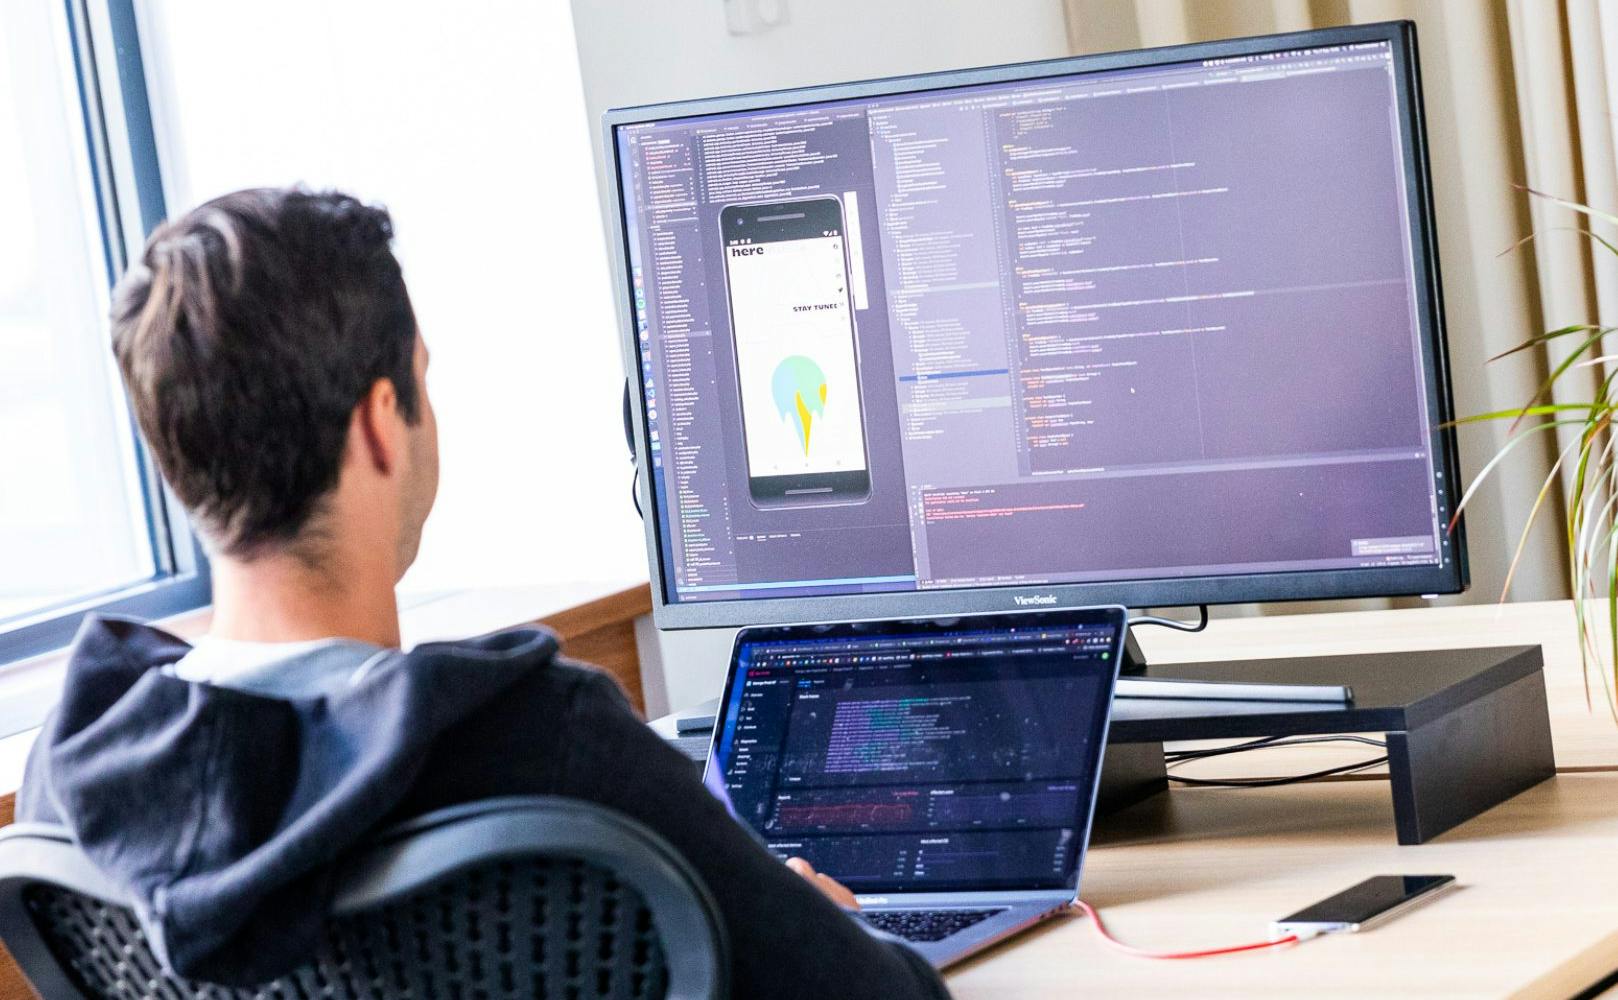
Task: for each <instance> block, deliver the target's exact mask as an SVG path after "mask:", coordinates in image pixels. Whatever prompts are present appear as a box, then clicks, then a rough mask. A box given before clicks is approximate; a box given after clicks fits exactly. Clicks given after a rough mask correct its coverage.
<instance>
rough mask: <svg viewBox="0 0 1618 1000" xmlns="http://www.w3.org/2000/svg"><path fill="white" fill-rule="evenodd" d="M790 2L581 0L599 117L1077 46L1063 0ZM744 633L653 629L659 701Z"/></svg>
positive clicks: (579, 24) (587, 87)
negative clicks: (763, 18)
mask: <svg viewBox="0 0 1618 1000" xmlns="http://www.w3.org/2000/svg"><path fill="white" fill-rule="evenodd" d="M765 5H766V6H767V7H774V3H773V2H771V0H765ZM787 11H788V20H787V23H786V24H784V25H782V26H781V27H778V28H775V29H773V30H767V31H764V32H761V33H759V34H756V35H747V36H735V35H732V34H730V33H729V32H728V31H727V29H726V4H725V3H724V2H722V0H700V2H699V0H691V2H683V3H649V2H644V0H640V2H637V0H573V21H574V29H575V31H576V32H577V38H578V51H579V64H580V69H581V71H582V73H583V79H584V99H585V106H586V107H587V108H588V110H589V114H590V118H591V120H592V121H594V120H596V119H597V116H599V115H600V113H601V112H602V111H604V110H606V109H607V108H610V107H624V106H628V105H634V104H647V103H652V102H657V101H671V100H679V99H684V98H693V97H711V96H715V95H719V94H727V93H744V92H747V91H756V90H772V89H776V88H781V87H793V86H804V85H808V84H815V83H833V82H840V81H846V80H860V79H869V78H872V77H880V76H894V75H901V74H905V73H919V72H926V71H929V70H940V69H958V68H963V67H968V66H982V65H990V64H994V63H1006V62H1021V61H1024V60H1030V59H1051V58H1056V57H1059V56H1064V55H1067V54H1068V50H1067V36H1066V25H1065V21H1064V17H1063V11H1062V5H1061V3H1060V2H1059V0H998V2H995V3H987V2H981V0H876V2H873V0H788V3H787ZM596 145H597V150H596V156H597V168H598V170H599V169H601V163H602V162H603V161H602V159H601V150H600V148H599V147H600V142H599V137H597V142H596ZM598 176H599V175H598ZM603 210H604V211H605V210H607V209H606V206H605V201H604V202H603ZM733 635H734V633H733V631H731V630H728V629H721V630H713V631H696V632H671V633H663V634H662V635H661V636H658V635H656V634H655V633H652V632H651V630H648V629H643V630H642V632H641V637H642V640H643V644H642V650H641V658H642V671H643V673H644V674H647V675H649V676H648V678H647V681H646V699H647V710H648V712H650V713H652V714H656V713H657V712H658V711H660V710H663V709H666V708H667V707H683V706H685V705H688V704H691V703H693V702H697V701H701V700H703V699H705V698H711V697H714V696H716V695H717V694H718V693H719V692H718V687H719V685H720V684H722V683H723V681H724V671H725V666H726V664H727V663H728V658H729V651H730V642H731V637H732V636H733ZM665 664H666V665H667V668H668V669H663V666H662V665H665Z"/></svg>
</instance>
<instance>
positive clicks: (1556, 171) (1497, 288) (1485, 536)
mask: <svg viewBox="0 0 1618 1000" xmlns="http://www.w3.org/2000/svg"><path fill="white" fill-rule="evenodd" d="M1066 8H1067V26H1068V42H1069V45H1070V47H1071V48H1072V50H1073V51H1074V52H1075V53H1085V52H1100V51H1107V50H1112V49H1124V48H1136V47H1142V46H1155V45H1173V44H1178V43H1181V42H1188V41H1203V40H1207V39H1214V38H1228V37H1234V36H1239V35H1256V34H1265V33H1269V32H1276V31H1297V30H1303V29H1307V28H1318V27H1328V26H1331V25H1338V24H1355V23H1366V22H1371V21H1387V20H1398V19H1409V20H1412V21H1414V22H1416V26H1417V38H1418V45H1419V48H1420V52H1421V72H1422V83H1423V89H1424V91H1425V97H1426V109H1427V129H1428V142H1429V146H1430V154H1431V160H1432V171H1433V187H1434V197H1435V202H1436V212H1437V215H1438V234H1439V253H1440V261H1441V264H1442V269H1443V281H1444V301H1445V307H1446V312H1447V326H1448V331H1449V349H1450V360H1451V368H1452V371H1453V374H1454V383H1455V404H1456V409H1457V410H1458V412H1459V413H1461V414H1463V415H1464V414H1469V413H1482V412H1486V411H1490V410H1500V409H1506V408H1508V407H1511V406H1520V405H1521V404H1522V403H1523V402H1524V401H1525V400H1526V399H1527V398H1528V397H1529V396H1530V395H1532V394H1533V392H1534V390H1535V389H1536V387H1537V386H1538V384H1539V383H1540V381H1541V380H1542V379H1543V378H1544V377H1545V375H1546V373H1547V372H1548V371H1549V370H1550V369H1551V367H1552V366H1554V365H1555V364H1556V363H1557V362H1558V361H1560V360H1561V359H1562V358H1563V357H1565V352H1566V351H1568V350H1570V349H1571V348H1572V347H1573V346H1574V345H1573V344H1570V343H1567V340H1569V339H1572V338H1565V339H1564V340H1563V341H1560V342H1556V343H1554V344H1553V345H1552V346H1551V347H1550V348H1549V349H1546V350H1536V351H1534V352H1532V353H1529V354H1527V356H1518V358H1517V359H1514V360H1508V361H1502V362H1497V363H1495V364H1492V365H1486V364H1485V362H1486V360H1487V359H1488V358H1489V357H1491V356H1492V355H1495V354H1498V353H1499V352H1501V351H1504V350H1506V349H1507V348H1510V347H1512V346H1514V345H1516V344H1518V343H1520V342H1522V341H1523V340H1524V339H1526V338H1527V337H1529V336H1531V335H1533V334H1534V333H1537V332H1541V331H1543V330H1547V329H1552V328H1555V327H1560V326H1566V325H1569V324H1574V323H1591V322H1597V321H1600V322H1601V323H1602V324H1603V325H1610V324H1615V323H1618V260H1615V259H1614V258H1613V257H1612V256H1611V255H1609V254H1606V253H1605V252H1604V251H1603V252H1599V253H1596V254H1592V253H1591V251H1590V246H1589V241H1588V239H1587V238H1586V237H1584V236H1581V235H1579V234H1578V233H1576V232H1572V231H1571V230H1572V229H1577V228H1585V227H1590V226H1591V225H1592V224H1591V223H1590V220H1587V219H1585V218H1584V217H1583V216H1579V215H1576V214H1574V213H1572V212H1570V211H1568V210H1566V209H1561V208H1558V207H1556V206H1554V205H1552V204H1550V203H1548V202H1546V201H1543V200H1540V199H1536V198H1532V197H1530V196H1528V195H1526V194H1525V193H1524V192H1523V191H1521V190H1520V186H1524V185H1526V186H1527V187H1531V188H1534V189H1536V190H1540V191H1545V192H1547V193H1550V194H1554V195H1557V196H1559V197H1563V198H1569V199H1572V200H1575V201H1583V202H1587V203H1588V204H1591V205H1594V206H1596V207H1599V208H1604V209H1607V210H1612V211H1618V166H1615V161H1614V152H1613V128H1612V118H1611V108H1612V106H1613V99H1612V97H1611V96H1610V95H1611V94H1612V93H1613V88H1612V86H1611V84H1610V82H1609V79H1608V76H1607V71H1606V58H1607V52H1609V51H1610V52H1618V3H1609V2H1606V0H1133V2H1131V0H1066ZM1604 40H1606V41H1607V42H1609V43H1610V44H1608V45H1607V46H1606V48H1605V49H1604ZM1594 228H1595V230H1596V231H1597V232H1598V233H1600V234H1601V235H1602V236H1604V237H1606V238H1607V239H1609V240H1612V241H1613V242H1614V243H1615V244H1618V227H1614V226H1611V225H1607V224H1601V223H1597V224H1595V225H1594ZM1530 233H1532V234H1533V236H1534V240H1533V241H1532V243H1531V244H1529V245H1527V246H1525V247H1523V248H1522V249H1520V250H1518V251H1516V252H1514V253H1507V254H1504V255H1502V251H1505V250H1507V249H1508V248H1510V247H1511V246H1512V245H1513V244H1515V243H1516V242H1517V241H1518V240H1520V239H1522V238H1523V237H1524V236H1527V235H1529V234H1530ZM1609 339H1610V340H1611V341H1612V342H1611V343H1609V344H1608V345H1607V350H1606V352H1605V353H1608V354H1618V335H1615V336H1614V337H1612V338H1609ZM1577 376H1578V378H1577V381H1573V382H1569V383H1568V384H1567V385H1565V386H1564V387H1562V388H1561V389H1560V390H1559V393H1558V396H1559V400H1560V401H1568V400H1571V399H1575V398H1578V397H1579V396H1580V395H1581V394H1584V396H1585V398H1588V394H1589V393H1590V392H1592V391H1593V390H1594V387H1595V378H1596V376H1595V373H1594V371H1593V370H1581V371H1579V372H1578V373H1577ZM1505 437H1506V429H1505V427H1504V426H1501V425H1486V426H1473V427H1466V428H1463V429H1462V430H1461V432H1460V439H1461V469H1462V472H1463V474H1465V475H1466V476H1468V477H1470V476H1472V475H1474V474H1476V473H1477V471H1478V470H1480V469H1482V468H1483V466H1484V464H1485V463H1486V462H1487V461H1488V460H1489V458H1490V457H1492V456H1493V455H1494V453H1495V452H1496V450H1497V449H1498V448H1499V447H1500V446H1501V444H1503V443H1504V441H1505ZM1569 440H1571V438H1570V437H1568V436H1567V435H1563V436H1562V437H1561V438H1560V439H1558V440H1552V439H1551V438H1550V437H1549V436H1543V437H1542V440H1540V441H1535V442H1529V443H1526V444H1524V445H1523V446H1521V447H1519V448H1518V449H1516V450H1515V451H1514V452H1513V455H1512V457H1510V458H1508V459H1507V460H1506V463H1505V464H1504V465H1503V467H1502V468H1501V469H1500V470H1499V471H1498V473H1497V474H1496V476H1495V477H1493V478H1492V482H1491V483H1490V484H1489V485H1488V486H1486V487H1485V488H1484V489H1482V490H1481V491H1480V492H1479V493H1478V495H1477V496H1476V498H1475V499H1474V501H1473V502H1472V504H1471V506H1469V507H1468V514H1467V534H1468V538H1467V548H1468V551H1469V554H1470V557H1471V567H1472V581H1473V584H1472V591H1471V592H1470V593H1469V594H1468V595H1466V596H1465V597H1464V598H1463V599H1464V600H1466V601H1471V602H1476V601H1492V600H1496V599H1498V598H1499V597H1500V595H1501V592H1502V586H1503V584H1504V583H1505V579H1506V574H1507V570H1508V568H1509V566H1510V564H1511V561H1512V558H1513V555H1514V553H1515V551H1516V548H1517V541H1518V537H1519V534H1520V532H1521V530H1522V528H1523V525H1524V524H1525V522H1526V521H1527V519H1528V515H1529V512H1530V510H1531V509H1532V508H1533V505H1534V501H1535V498H1536V496H1537V495H1538V493H1539V489H1540V485H1541V484H1542V483H1543V482H1544V480H1545V477H1546V476H1547V475H1548V474H1549V472H1550V470H1551V468H1552V464H1553V462H1554V461H1555V457H1556V454H1557V453H1558V451H1559V450H1560V449H1561V448H1562V447H1564V446H1565V445H1566V444H1567V442H1568V441H1569ZM1566 488H1567V483H1566V481H1565V480H1564V481H1563V482H1562V483H1560V484H1559V488H1557V489H1554V490H1553V491H1552V494H1551V495H1550V496H1548V497H1547V499H1546V504H1545V508H1544V509H1543V510H1542V511H1541V514H1540V518H1539V523H1538V526H1537V528H1536V529H1535V530H1534V532H1533V533H1532V535H1531V536H1530V538H1529V540H1528V543H1527V546H1526V548H1525V549H1524V551H1523V556H1522V559H1521V562H1520V564H1519V565H1518V567H1517V570H1516V573H1515V576H1514V577H1513V579H1512V584H1511V588H1510V597H1511V599H1513V600H1544V599H1551V598H1559V597H1566V596H1567V595H1568V585H1567V570H1566V559H1565V557H1564V555H1563V552H1562V541H1561V535H1560V523H1561V518H1562V515H1563V510H1564V504H1563V500H1564V496H1565V493H1564V491H1565V490H1566ZM1370 603H1371V602H1359V606H1367V605H1369V604H1370ZM1338 606H1342V605H1338Z"/></svg>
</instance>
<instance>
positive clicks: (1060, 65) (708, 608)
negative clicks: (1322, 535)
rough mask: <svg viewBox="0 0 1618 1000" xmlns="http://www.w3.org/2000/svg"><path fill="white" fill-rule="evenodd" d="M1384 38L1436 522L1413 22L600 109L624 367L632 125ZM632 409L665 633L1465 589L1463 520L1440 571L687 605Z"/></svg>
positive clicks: (1435, 281)
mask: <svg viewBox="0 0 1618 1000" xmlns="http://www.w3.org/2000/svg"><path fill="white" fill-rule="evenodd" d="M1379 41H1380V42H1387V43H1388V44H1389V46H1390V48H1391V50H1392V52H1393V64H1394V73H1395V81H1394V82H1395V91H1396V100H1397V107H1398V114H1399V123H1400V133H1401V137H1402V148H1401V159H1402V163H1403V167H1404V173H1405V177H1406V178H1407V180H1408V181H1409V184H1408V190H1407V196H1406V211H1407V214H1408V216H1409V219H1410V221H1411V233H1410V236H1411V246H1410V253H1411V258H1412V262H1413V265H1414V271H1415V276H1416V282H1415V284H1416V313H1417V318H1418V323H1419V325H1420V327H1421V333H1422V335H1423V340H1424V342H1425V346H1426V349H1425V350H1424V351H1423V352H1422V359H1421V360H1422V372H1423V376H1424V379H1425V387H1426V392H1427V397H1428V411H1429V412H1428V419H1429V422H1430V424H1431V426H1432V427H1433V428H1434V430H1433V437H1434V456H1435V462H1434V465H1435V468H1436V469H1437V470H1439V472H1440V474H1441V476H1442V480H1443V481H1442V483H1441V484H1440V487H1439V498H1440V516H1441V517H1450V516H1453V515H1454V511H1455V508H1456V505H1457V504H1458V502H1459V499H1460V490H1461V482H1460V468H1459V458H1458V448H1457V444H1456V437H1455V429H1454V426H1453V424H1452V423H1451V422H1452V421H1453V420H1454V400H1453V397H1452V391H1451V381H1450V371H1449V351H1448V344H1447V341H1446V334H1445V328H1444V313H1443V295H1442V291H1441V287H1440V278H1439V266H1438V246H1437V231H1436V230H1437V227H1436V223H1435V220H1434V216H1433V202H1432V181H1431V173H1430V169H1429V165H1428V155H1427V136H1426V124H1425V118H1424V114H1423V110H1422V100H1421V74H1420V66H1419V61H1418V56H1417V49H1416V29H1415V25H1414V24H1413V23H1411V22H1409V21H1390V22H1385V23H1379V24H1366V25H1350V26H1345V27H1339V28H1324V29H1319V30H1314V31H1302V32H1292V33H1288V34H1278V35H1264V36H1258V37H1252V38H1239V39H1228V40H1222V41H1215V42H1200V43H1194V44H1189V45H1176V46H1168V47H1164V48H1155V49H1143V50H1137V51H1129V52H1109V53H1102V54H1098V55H1090V56H1076V57H1072V58H1066V59H1051V60H1043V61H1039V62H1028V63H1018V64H1013V65H1006V66H991V67H983V68H978V69H968V70H957V71H947V72H938V73H926V74H919V75H913V76H901V77H889V78H885V79H878V80H867V81H862V82H858V83H847V84H834V85H825V86H815V87H803V88H797V89H792V90H781V91H772V92H762V93H752V94H740V95H734V96H727V97H716V98H708V99H702V100H693V101H679V102H673V103H668V104H657V105H648V106H643V107H635V108H621V109H613V110H610V111H608V112H606V113H605V114H604V115H603V119H602V123H603V128H604V129H605V136H604V141H605V152H606V165H607V174H608V177H607V181H608V185H609V187H610V191H611V196H612V198H614V199H615V202H616V204H615V208H614V210H613V211H612V212H610V213H609V215H610V225H611V227H612V233H611V236H612V240H611V243H612V246H613V247H614V248H615V250H614V254H613V257H614V261H613V267H614V275H615V282H614V283H615V287H616V289H617V294H616V301H617V308H618V319H619V329H620V334H621V339H620V346H621V348H622V349H623V351H624V356H623V361H624V365H625V372H626V373H628V374H629V377H630V379H632V381H633V382H634V384H635V385H636V386H641V385H642V384H643V380H642V379H640V378H639V371H640V362H639V345H638V340H637V337H636V330H635V305H634V289H633V286H632V283H631V276H630V274H629V267H628V264H627V261H628V255H629V244H628V239H629V234H628V229H627V224H626V220H625V213H624V192H623V190H622V184H621V178H622V162H621V156H620V150H619V146H618V129H619V127H620V126H624V125H638V124H646V123H651V122H663V121H669V120H672V119H679V118H690V117H699V116H705V115H712V114H721V113H727V112H744V111H758V110H764V109H771V108H786V107H790V106H794V105H803V104H818V103H822V102H826V101H836V100H845V99H851V98H867V97H876V96H882V95H889V94H895V93H905V92H915V91H930V90H942V89H949V88H954V87H962V86H971V85H977V84H986V83H1000V82H1014V81H1027V80H1038V79H1043V78H1049V77H1056V76H1068V75H1073V74H1081V73H1091V72H1099V71H1105V70H1117V69H1131V68H1141V67H1149V66H1155V65H1160V64H1164V63H1175V62H1187V61H1198V60H1204V59H1223V58H1230V57H1236V56H1249V55H1258V54H1263V53H1273V52H1285V51H1290V50H1294V49H1308V48H1317V47H1321V46H1330V45H1344V44H1353V43H1359V42H1379ZM630 396H631V398H632V399H633V405H634V417H635V419H634V420H633V421H632V423H633V435H634V441H635V455H636V466H637V470H638V472H639V477H638V482H637V485H636V490H637V497H638V499H639V501H640V509H641V511H642V512H643V518H644V520H645V525H646V540H647V555H648V559H649V564H650V566H651V567H652V569H653V573H652V576H653V577H654V579H653V580H652V588H651V590H652V614H653V620H654V622H655V623H656V625H657V627H659V628H663V629H683V628H717V627H736V626H747V625H762V624H771V623H801V622H835V621H845V620H850V619H859V618H870V617H875V616H882V617H896V616H903V617H907V618H926V617H938V616H948V615H957V614H969V613H975V612H994V611H1006V610H1014V609H1017V608H1019V607H1043V608H1051V607H1083V606H1094V605H1097V604H1123V605H1128V606H1131V607H1173V606H1187V605H1199V604H1239V603H1249V602H1270V601H1301V600H1327V599H1339V598H1359V597H1403V596H1425V595H1436V594H1455V593H1460V592H1461V591H1463V590H1465V589H1466V586H1467V583H1468V567H1467V559H1466V544H1465V524H1464V519H1457V520H1456V523H1455V526H1454V529H1453V530H1452V531H1451V532H1450V533H1449V534H1448V535H1447V536H1446V537H1445V538H1444V539H1443V540H1442V542H1443V544H1442V546H1441V551H1442V552H1443V557H1442V559H1441V561H1440V563H1439V564H1438V565H1436V566H1401V567H1391V568H1382V567H1378V568H1355V569H1337V570H1309V571H1298V572H1282V573H1251V574H1231V575H1216V576H1196V577H1189V576H1188V577H1162V578H1156V579H1126V580H1117V581H1091V582H1082V583H1056V584H1041V585H998V586H985V587H964V588H950V589H935V590H905V591H888V592H883V593H860V594H839V595H825V596H793V597H766V598H746V597H739V598H732V599H728V600H700V601H689V600H688V601H680V600H677V599H674V595H672V594H671V592H670V588H671V586H672V585H671V583H670V577H669V574H668V573H667V572H666V567H665V566H664V565H663V535H664V532H665V529H666V527H667V526H666V525H665V523H664V517H663V511H662V510H661V509H660V508H659V506H658V503H657V498H656V496H655V495H654V492H655V491H654V489H653V480H652V475H651V467H650V462H649V460H648V457H649V455H650V452H649V450H648V441H649V426H648V421H647V415H646V409H647V408H646V400H645V393H644V390H643V389H642V390H640V391H636V392H632V393H630Z"/></svg>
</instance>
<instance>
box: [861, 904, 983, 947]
mask: <svg viewBox="0 0 1618 1000" xmlns="http://www.w3.org/2000/svg"><path fill="white" fill-rule="evenodd" d="M1004 909H1005V908H1004V907H1000V908H999V909H993V910H878V911H876V912H872V913H861V914H860V915H859V917H860V919H861V920H863V921H865V922H866V923H868V924H870V925H871V926H872V927H875V928H876V929H877V930H879V931H887V932H888V933H889V934H892V935H893V936H894V937H901V938H904V939H905V940H906V941H942V940H944V939H945V938H947V937H949V936H950V935H951V934H959V933H960V932H961V931H964V930H966V929H967V928H968V927H971V926H972V925H973V924H979V923H982V922H983V921H985V920H987V919H989V918H990V917H992V916H994V915H995V914H996V913H1001V912H1003V911H1004Z"/></svg>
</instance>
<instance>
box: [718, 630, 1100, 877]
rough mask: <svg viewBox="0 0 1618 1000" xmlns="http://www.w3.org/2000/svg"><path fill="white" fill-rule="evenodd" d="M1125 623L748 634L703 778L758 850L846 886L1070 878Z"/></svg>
mask: <svg viewBox="0 0 1618 1000" xmlns="http://www.w3.org/2000/svg"><path fill="white" fill-rule="evenodd" d="M992 617H996V618H997V617H999V616H992ZM1122 625H1123V614H1122V612H1121V611H1090V612H1076V613H1069V614H1067V615H1066V616H1062V615H1061V614H1060V613H1058V614H1057V616H1055V617H1050V618H1045V619H1041V620H1038V621H1032V620H1027V621H1022V622H1016V621H992V620H991V621H988V622H984V623H978V624H973V623H971V622H970V620H969V619H966V620H963V623H959V624H955V625H952V626H950V627H948V628H932V629H928V628H924V627H921V626H916V625H914V624H909V625H907V624H906V623H903V622H899V623H893V624H890V625H885V626H880V627H876V628H874V629H873V628H871V627H866V628H864V629H856V628H854V627H849V626H845V627H838V628H835V629H833V630H831V631H828V632H825V633H822V634H814V633H811V632H806V631H805V630H801V629H777V630H747V631H745V632H743V633H742V634H741V635H740V636H739V637H738V638H737V642H736V649H735V654H734V657H735V658H734V662H733V664H732V667H731V676H730V681H729V685H728V687H727V689H726V691H725V695H724V698H723V699H722V708H721V712H720V716H719V719H718V722H717V726H716V729H715V737H714V749H713V753H712V754H711V755H710V756H709V763H708V769H709V774H708V784H709V786H710V788H714V789H715V790H717V791H719V792H720V794H721V795H722V796H723V797H724V798H725V799H726V800H727V801H728V804H729V806H730V808H731V810H732V812H734V813H735V815H736V816H737V818H738V819H740V820H742V821H743V822H745V823H747V824H748V825H749V826H751V827H752V828H753V829H754V830H755V831H757V832H758V834H759V835H760V836H761V837H763V838H764V841H765V843H766V845H768V847H769V848H770V850H772V851H774V852H775V853H776V854H778V855H780V856H781V857H783V858H787V857H793V856H797V857H802V858H805V859H807V860H808V861H809V863H810V864H812V865H814V866H815V868H816V869H817V870H819V871H823V872H826V873H828V874H830V875H831V876H832V877H834V878H836V879H838V880H839V881H841V882H843V883H844V884H845V885H847V886H848V887H849V888H851V889H853V890H854V891H856V892H899V891H911V892H931V891H944V890H956V889H959V890H967V889H984V888H994V889H1008V888H1019V889H1049V888H1061V887H1064V886H1067V887H1071V886H1072V885H1073V884H1074V876H1075V872H1076V867H1077V865H1078V861H1079V858H1080V855H1081V853H1082V851H1083V848H1084V843H1085V839H1086V837H1087V836H1088V832H1089V822H1090V811H1091V809H1092V807H1093V805H1094V798H1095V790H1096V783H1097V780H1098V773H1099V767H1100V760H1101V751H1102V748H1103V747H1104V746H1105V745H1106V732H1107V717H1108V710H1109V708H1110V705H1111V702H1112V688H1113V681H1114V678H1115V677H1116V674H1117V670H1118V661H1117V657H1118V655H1119V653H1118V651H1119V647H1120V645H1121V632H1122Z"/></svg>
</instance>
